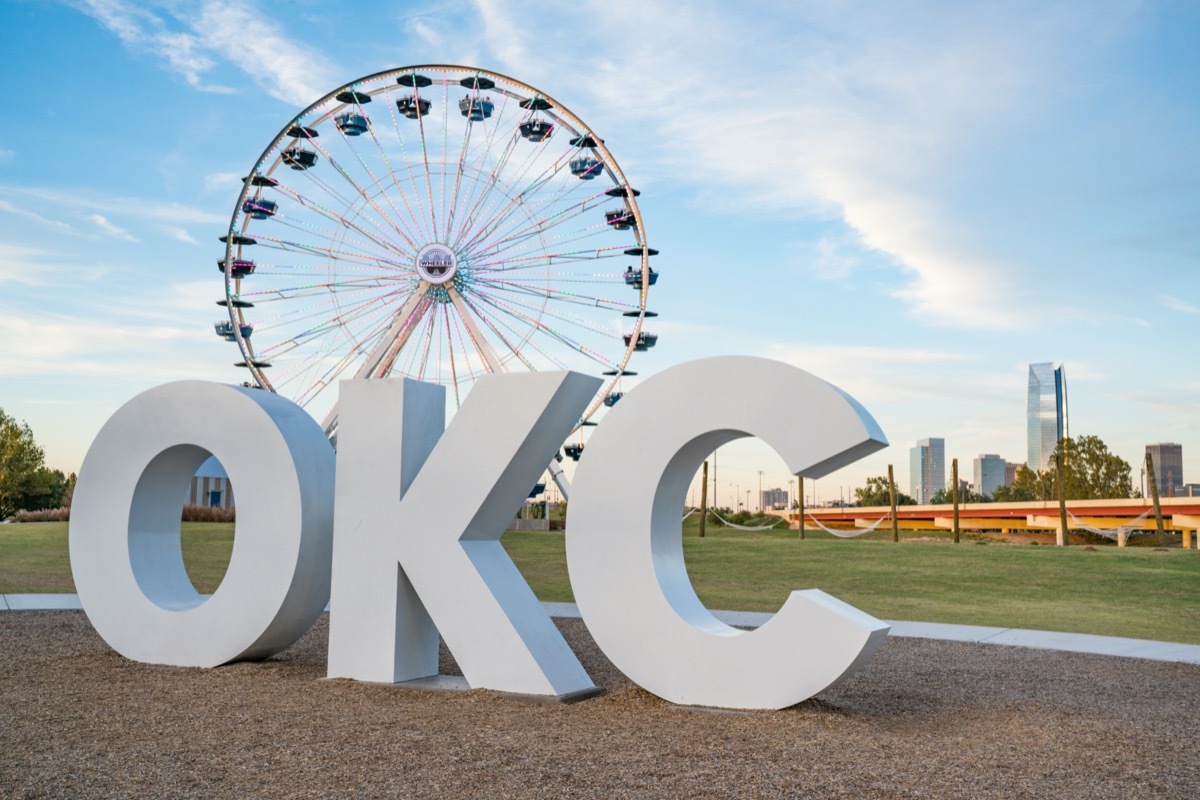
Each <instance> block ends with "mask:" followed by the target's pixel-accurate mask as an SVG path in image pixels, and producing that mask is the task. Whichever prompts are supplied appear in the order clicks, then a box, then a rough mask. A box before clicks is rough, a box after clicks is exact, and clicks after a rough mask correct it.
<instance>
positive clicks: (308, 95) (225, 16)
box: [193, 2, 335, 105]
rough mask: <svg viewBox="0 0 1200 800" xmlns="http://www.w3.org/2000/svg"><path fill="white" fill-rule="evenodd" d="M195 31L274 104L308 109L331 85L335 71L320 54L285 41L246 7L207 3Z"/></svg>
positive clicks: (223, 3) (279, 33) (196, 22)
mask: <svg viewBox="0 0 1200 800" xmlns="http://www.w3.org/2000/svg"><path fill="white" fill-rule="evenodd" d="M193 27H194V30H195V31H196V32H197V33H198V34H199V35H200V36H201V37H202V39H203V41H204V43H205V45H206V46H207V47H209V48H210V49H212V50H213V51H215V52H217V53H219V54H220V55H222V56H223V57H224V58H226V59H227V60H228V61H230V62H232V63H233V64H235V65H237V66H238V67H239V68H241V69H242V70H243V71H244V72H246V74H248V75H250V76H252V77H254V78H255V79H256V80H257V81H258V83H259V85H260V86H262V88H263V89H264V90H265V91H266V92H267V93H268V94H270V95H271V96H272V97H274V98H276V99H278V100H282V101H284V102H286V103H292V104H294V105H308V104H309V103H311V102H313V101H314V100H316V99H317V98H319V97H320V96H321V95H323V94H324V93H325V92H327V91H329V90H330V89H331V88H334V86H335V78H334V77H333V76H334V74H335V70H334V69H333V67H332V64H331V63H330V62H329V60H328V58H326V57H325V56H324V54H322V53H321V52H320V51H319V50H316V49H315V48H312V47H308V46H306V45H304V44H302V43H300V42H296V41H293V40H291V39H289V38H288V37H287V36H286V35H285V34H284V33H283V31H281V30H280V29H279V27H278V26H276V25H275V24H274V23H272V22H270V21H268V20H267V19H266V18H265V17H263V16H261V15H260V14H258V13H257V12H255V11H254V10H252V9H251V8H250V7H248V6H247V4H245V3H228V2H208V3H205V4H204V6H203V8H201V10H200V14H199V16H198V17H196V19H195V22H194V25H193Z"/></svg>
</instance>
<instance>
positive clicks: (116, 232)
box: [88, 214, 137, 242]
mask: <svg viewBox="0 0 1200 800" xmlns="http://www.w3.org/2000/svg"><path fill="white" fill-rule="evenodd" d="M88 220H90V221H91V222H92V223H94V224H95V225H96V227H97V228H99V229H100V230H101V232H102V233H104V235H105V236H110V237H112V238H113V239H121V240H122V241H126V242H136V241H137V237H135V236H133V235H132V234H130V233H129V231H127V230H125V229H124V228H122V227H120V226H119V225H114V224H113V223H112V222H110V221H109V220H108V218H107V217H105V216H104V215H103V214H89V215H88Z"/></svg>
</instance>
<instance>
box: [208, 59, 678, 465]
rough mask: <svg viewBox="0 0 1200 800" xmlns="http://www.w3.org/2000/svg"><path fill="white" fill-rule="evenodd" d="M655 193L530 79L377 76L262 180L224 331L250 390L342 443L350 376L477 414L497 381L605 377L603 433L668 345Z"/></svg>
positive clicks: (311, 125) (445, 71)
mask: <svg viewBox="0 0 1200 800" xmlns="http://www.w3.org/2000/svg"><path fill="white" fill-rule="evenodd" d="M637 196H638V192H637V190H635V189H633V188H632V187H631V186H630V185H629V182H628V181H627V180H626V178H625V175H624V173H623V172H622V171H621V168H620V167H619V166H618V165H617V162H616V159H615V158H614V157H613V155H612V153H611V152H609V150H608V148H607V147H605V144H604V141H603V139H600V138H599V137H598V136H597V135H596V133H595V132H593V131H592V130H591V129H590V128H589V127H588V126H587V125H586V124H585V123H584V122H583V121H581V120H580V119H579V118H578V117H577V116H575V115H574V114H573V113H571V112H570V111H569V110H568V109H567V108H566V107H564V106H563V105H562V104H561V103H559V102H558V101H557V100H555V99H553V98H551V97H550V96H548V95H547V94H545V93H544V92H541V91H539V90H537V89H534V88H533V87H531V86H528V85H527V84H524V83H521V82H520V81H517V80H514V79H512V78H509V77H506V76H503V75H499V74H496V73H493V72H489V71H486V70H481V69H475V68H470V67H460V66H433V65H427V66H416V67H404V68H401V69H394V70H389V71H386V72H380V73H377V74H375V75H370V76H367V77H364V78H362V79H360V80H357V81H354V82H353V83H351V84H348V85H346V86H343V87H340V88H338V89H337V90H335V91H333V92H330V93H329V94H328V95H326V96H325V97H323V98H321V99H320V100H318V101H317V102H315V103H313V104H312V105H311V106H309V107H308V108H307V109H305V110H304V111H303V112H302V113H301V114H299V115H298V116H297V117H296V118H295V119H293V120H292V121H291V122H289V123H288V124H287V125H286V126H284V128H283V130H281V131H280V133H279V134H278V135H277V136H276V137H275V138H274V140H273V141H272V142H271V143H270V145H269V146H268V147H267V148H266V150H264V151H263V154H262V155H261V156H260V157H259V159H258V161H257V162H256V163H255V165H254V167H253V169H251V170H250V172H249V174H248V175H247V176H246V178H245V179H244V186H243V188H242V191H241V194H240V195H239V196H238V199H237V203H236V205H235V208H234V210H233V215H232V219H231V221H230V224H229V230H228V232H227V233H226V235H224V236H222V237H221V241H223V242H224V243H225V254H224V258H222V259H221V260H220V262H219V267H220V270H221V272H222V274H223V275H224V280H225V297H224V299H222V300H220V301H218V304H219V305H222V306H224V307H225V308H226V309H227V311H228V319H223V320H221V321H219V322H217V323H216V325H215V327H216V332H217V334H218V335H219V336H221V337H222V338H223V339H226V340H228V341H230V342H233V343H236V346H237V347H238V349H239V351H240V360H239V361H238V362H237V366H238V367H242V368H244V369H245V370H247V372H248V376H249V378H248V380H247V383H249V384H251V385H257V386H259V387H262V388H264V389H268V390H271V391H274V392H278V393H280V394H282V395H284V396H287V397H289V398H291V399H292V400H294V401H295V402H297V403H298V404H300V405H301V406H304V407H305V408H307V409H308V410H309V412H310V413H311V414H312V415H313V416H314V417H316V418H317V419H318V420H321V421H323V425H324V427H325V430H326V432H327V433H328V434H329V435H330V436H331V437H336V432H337V404H336V395H337V386H336V384H337V382H338V381H339V380H342V379H346V378H358V379H371V378H382V377H387V376H406V377H410V378H414V379H418V380H423V381H429V382H435V383H440V384H443V385H445V386H446V387H447V390H448V392H447V393H448V396H449V398H450V402H452V403H454V404H455V405H457V404H459V403H461V402H462V400H463V399H464V398H465V395H466V392H467V391H468V390H469V389H470V387H471V385H472V384H473V383H474V381H476V380H477V379H478V378H479V377H481V376H482V375H485V374H487V373H492V372H514V371H538V370H562V369H574V370H577V371H581V372H590V373H592V374H600V375H603V376H604V378H605V380H604V383H603V385H602V387H601V389H600V391H599V392H598V393H597V395H596V397H595V398H594V399H593V401H592V402H591V403H590V404H589V406H588V407H587V409H586V411H585V412H584V413H583V414H582V416H581V419H580V423H579V424H580V425H584V424H587V423H588V420H589V418H590V417H591V416H592V415H593V414H594V413H595V412H596V411H597V410H598V409H599V408H601V407H602V406H604V405H612V404H614V403H615V402H616V401H617V400H619V399H620V396H621V392H620V391H619V389H620V380H621V378H622V376H624V375H632V374H634V373H632V372H630V371H629V370H628V369H627V367H628V364H629V361H630V358H631V356H632V354H633V353H635V352H637V351H644V350H647V349H649V348H650V347H652V346H654V344H655V342H656V340H657V337H656V336H655V335H654V334H652V333H649V332H648V331H646V330H645V329H644V323H645V320H646V319H647V318H650V317H654V316H655V314H654V313H653V312H651V311H648V310H647V305H646V302H647V298H648V296H649V291H650V287H651V286H653V285H654V284H655V282H656V281H657V279H658V273H657V272H656V271H654V270H653V269H651V267H650V258H651V256H653V255H655V254H656V252H657V251H655V250H653V249H651V248H650V247H649V245H648V244H647V241H646V235H645V225H644V224H643V220H642V215H641V211H640V210H639V208H638V204H637V199H636V198H637ZM574 457H576V458H577V457H578V454H577V453H576V454H575V456H574Z"/></svg>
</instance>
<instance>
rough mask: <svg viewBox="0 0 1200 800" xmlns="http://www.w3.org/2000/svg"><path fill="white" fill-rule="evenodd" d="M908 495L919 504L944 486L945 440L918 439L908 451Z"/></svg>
mask: <svg viewBox="0 0 1200 800" xmlns="http://www.w3.org/2000/svg"><path fill="white" fill-rule="evenodd" d="M908 487H909V492H908V493H909V495H910V496H911V497H912V499H914V500H916V501H917V502H918V503H920V504H921V505H925V504H926V503H928V502H929V499H930V498H931V497H933V495H934V492H936V491H938V490H939V489H945V488H946V440H945V439H933V438H930V439H919V440H917V444H916V447H913V448H911V449H910V450H909V451H908Z"/></svg>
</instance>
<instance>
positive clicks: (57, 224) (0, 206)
mask: <svg viewBox="0 0 1200 800" xmlns="http://www.w3.org/2000/svg"><path fill="white" fill-rule="evenodd" d="M0 212H2V213H5V214H12V215H13V216H17V217H22V218H23V219H29V220H33V221H34V222H36V223H38V224H40V225H48V226H50V227H52V228H58V229H59V230H64V231H69V230H71V229H72V228H71V226H70V225H68V224H67V223H65V222H63V221H62V220H58V219H50V218H49V217H43V216H42V215H41V214H39V213H37V212H36V211H30V210H29V209H27V208H22V207H21V206H20V205H18V204H16V203H12V202H9V201H8V200H3V199H0Z"/></svg>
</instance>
